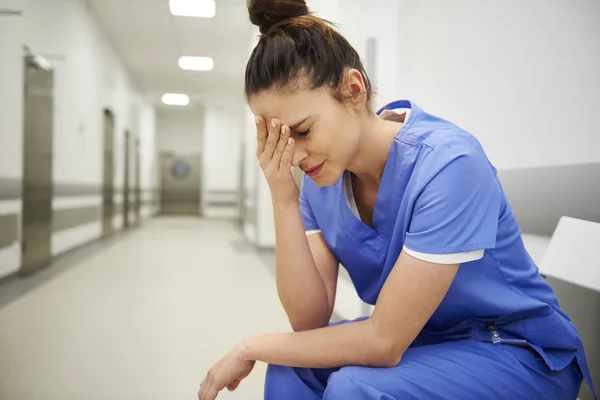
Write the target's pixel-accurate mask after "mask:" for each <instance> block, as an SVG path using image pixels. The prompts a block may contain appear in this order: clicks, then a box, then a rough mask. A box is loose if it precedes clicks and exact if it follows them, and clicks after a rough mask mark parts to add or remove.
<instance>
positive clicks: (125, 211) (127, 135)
mask: <svg viewBox="0 0 600 400" xmlns="http://www.w3.org/2000/svg"><path fill="white" fill-rule="evenodd" d="M130 136H131V135H130V133H129V131H126V132H125V146H124V147H125V149H124V152H125V171H124V173H125V179H124V180H123V228H128V227H129V140H130Z"/></svg>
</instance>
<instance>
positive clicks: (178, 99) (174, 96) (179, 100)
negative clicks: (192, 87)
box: [162, 93, 190, 106]
mask: <svg viewBox="0 0 600 400" xmlns="http://www.w3.org/2000/svg"><path fill="white" fill-rule="evenodd" d="M162 102H163V103H165V104H166V105H169V106H187V105H188V104H189V103H190V98H189V97H188V95H186V94H180V93H165V94H163V96H162Z"/></svg>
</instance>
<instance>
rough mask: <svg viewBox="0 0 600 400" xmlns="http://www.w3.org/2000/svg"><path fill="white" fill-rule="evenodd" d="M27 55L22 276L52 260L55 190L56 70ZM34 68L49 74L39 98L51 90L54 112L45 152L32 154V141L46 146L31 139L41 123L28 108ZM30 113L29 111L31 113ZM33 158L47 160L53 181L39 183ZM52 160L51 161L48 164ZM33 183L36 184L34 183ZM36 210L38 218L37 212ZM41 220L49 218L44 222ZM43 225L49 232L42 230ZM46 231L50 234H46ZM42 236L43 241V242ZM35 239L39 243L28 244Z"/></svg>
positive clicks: (24, 114)
mask: <svg viewBox="0 0 600 400" xmlns="http://www.w3.org/2000/svg"><path fill="white" fill-rule="evenodd" d="M24 50H25V53H26V54H25V56H24V58H23V72H24V75H23V81H24V82H23V135H22V140H23V160H22V168H23V169H22V171H23V186H22V193H21V237H20V240H21V267H20V270H19V275H27V274H29V273H32V272H35V271H37V270H39V269H40V268H43V267H45V266H47V265H48V264H50V262H51V260H52V248H51V245H52V198H53V197H54V188H53V182H52V167H53V165H52V164H53V161H52V159H53V145H54V71H53V68H52V66H51V65H50V63H49V62H48V61H47V60H46V59H45V58H43V57H41V56H38V55H34V54H31V53H30V52H29V50H28V49H27V48H24ZM32 69H35V70H44V71H47V72H48V73H49V77H48V81H47V84H48V86H49V87H39V88H38V87H36V88H35V89H36V90H37V91H38V92H37V94H38V95H39V96H48V93H47V92H46V90H47V89H49V90H50V94H49V96H48V97H50V105H49V106H50V112H49V115H48V118H49V121H48V123H47V127H46V129H45V130H44V133H45V134H46V135H48V136H49V140H48V141H46V143H47V145H46V147H45V148H44V149H42V151H36V152H35V154H32V153H31V152H30V151H28V150H30V148H31V142H30V140H34V141H35V144H36V145H39V144H40V143H42V141H38V140H37V138H36V137H31V135H32V132H33V131H31V130H30V129H29V128H28V126H29V123H28V121H30V119H31V118H34V119H35V120H37V121H39V118H40V115H39V114H38V115H35V116H34V115H30V113H31V110H30V107H28V106H27V100H28V98H29V94H30V92H29V91H30V89H31V87H30V85H29V84H28V82H29V81H28V79H27V76H28V74H29V73H30V72H31V70H32ZM28 110H29V112H28ZM32 157H33V158H34V159H35V160H36V161H37V162H40V160H43V159H44V158H46V163H45V166H44V170H45V171H47V172H48V174H47V175H48V176H49V179H47V180H45V181H42V182H36V181H35V180H36V178H37V179H39V174H37V173H36V171H34V170H31V168H30V167H29V165H30V163H31V162H32ZM48 160H49V162H48ZM32 181H33V184H32ZM34 210H35V215H33V211H34ZM40 217H45V219H44V220H40ZM29 219H35V223H36V225H35V226H31V224H30V222H29ZM40 224H43V225H44V228H46V229H40V226H39V225H40ZM44 232H46V234H44ZM40 234H42V235H43V238H42V239H41V240H40V239H39V236H40ZM34 237H35V239H36V241H35V243H28V240H31V239H33V238H34ZM40 254H41V255H40Z"/></svg>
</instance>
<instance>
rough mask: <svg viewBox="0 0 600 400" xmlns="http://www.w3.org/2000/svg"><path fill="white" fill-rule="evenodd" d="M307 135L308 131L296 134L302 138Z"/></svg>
mask: <svg viewBox="0 0 600 400" xmlns="http://www.w3.org/2000/svg"><path fill="white" fill-rule="evenodd" d="M309 133H310V129H307V130H305V131H303V132H296V134H297V135H299V136H302V137H304V136H306V135H308V134H309Z"/></svg>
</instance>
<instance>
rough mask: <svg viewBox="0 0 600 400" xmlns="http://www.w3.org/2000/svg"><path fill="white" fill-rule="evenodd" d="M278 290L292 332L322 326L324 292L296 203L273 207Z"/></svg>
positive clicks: (325, 314) (325, 307) (327, 308)
mask: <svg viewBox="0 0 600 400" xmlns="http://www.w3.org/2000/svg"><path fill="white" fill-rule="evenodd" d="M273 208H274V212H275V235H276V264H277V290H278V293H279V297H280V299H281V303H282V305H283V307H284V309H285V311H286V313H287V315H288V318H289V320H290V322H291V323H292V326H293V327H294V329H295V330H306V329H315V328H318V327H322V326H325V325H326V324H327V323H328V321H329V318H330V317H331V308H330V305H329V304H328V296H327V290H326V288H325V284H324V282H323V279H322V278H321V275H320V274H319V271H318V269H317V267H316V265H315V261H314V259H313V256H312V253H311V251H310V248H309V245H308V240H307V238H306V234H305V232H304V226H303V224H302V218H301V216H300V210H299V207H298V204H297V203H288V204H274V205H273Z"/></svg>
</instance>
